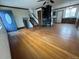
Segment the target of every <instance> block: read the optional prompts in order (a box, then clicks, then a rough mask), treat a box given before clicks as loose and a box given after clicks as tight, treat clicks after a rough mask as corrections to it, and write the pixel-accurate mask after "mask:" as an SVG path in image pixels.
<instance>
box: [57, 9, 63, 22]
mask: <svg viewBox="0 0 79 59" xmlns="http://www.w3.org/2000/svg"><path fill="white" fill-rule="evenodd" d="M62 17H63V11H62V10H61V11H58V13H57V23H61V21H62Z"/></svg>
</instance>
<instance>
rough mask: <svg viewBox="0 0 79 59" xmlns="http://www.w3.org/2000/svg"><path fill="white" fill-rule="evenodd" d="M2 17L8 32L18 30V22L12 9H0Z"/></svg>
mask: <svg viewBox="0 0 79 59" xmlns="http://www.w3.org/2000/svg"><path fill="white" fill-rule="evenodd" d="M0 17H1V19H2V22H3V24H4V26H5V28H6V30H7V32H12V31H16V30H17V26H16V23H15V21H14V16H13V14H12V11H9V10H0Z"/></svg>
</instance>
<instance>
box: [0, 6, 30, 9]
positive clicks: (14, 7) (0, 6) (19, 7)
mask: <svg viewBox="0 0 79 59" xmlns="http://www.w3.org/2000/svg"><path fill="white" fill-rule="evenodd" d="M0 7H8V8H14V9H22V10H29V9H28V8H21V7H14V6H7V5H0Z"/></svg>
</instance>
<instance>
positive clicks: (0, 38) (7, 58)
mask: <svg viewBox="0 0 79 59" xmlns="http://www.w3.org/2000/svg"><path fill="white" fill-rule="evenodd" d="M1 26H2V27H1ZM0 59H11V54H10V48H9V42H8V37H7V33H6V31H5V28H4V26H3V25H2V22H1V19H0Z"/></svg>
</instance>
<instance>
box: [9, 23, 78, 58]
mask: <svg viewBox="0 0 79 59" xmlns="http://www.w3.org/2000/svg"><path fill="white" fill-rule="evenodd" d="M9 40H10V46H11V52H12V58H13V59H79V31H77V30H76V28H75V26H74V25H70V24H57V25H55V26H53V27H37V28H34V29H26V28H24V29H21V30H19V31H17V32H12V33H9Z"/></svg>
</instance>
